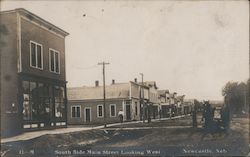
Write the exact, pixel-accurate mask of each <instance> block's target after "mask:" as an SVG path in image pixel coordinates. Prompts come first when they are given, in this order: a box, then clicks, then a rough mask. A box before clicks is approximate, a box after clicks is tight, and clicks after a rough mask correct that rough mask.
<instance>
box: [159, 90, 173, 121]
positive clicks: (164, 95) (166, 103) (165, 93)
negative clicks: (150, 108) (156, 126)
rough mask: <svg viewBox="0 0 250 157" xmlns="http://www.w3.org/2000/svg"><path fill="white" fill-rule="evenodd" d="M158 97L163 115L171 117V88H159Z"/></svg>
mask: <svg viewBox="0 0 250 157" xmlns="http://www.w3.org/2000/svg"><path fill="white" fill-rule="evenodd" d="M158 99H159V103H160V112H161V117H163V118H166V117H170V112H171V108H172V105H171V102H170V94H169V90H158Z"/></svg>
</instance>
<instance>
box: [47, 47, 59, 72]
mask: <svg viewBox="0 0 250 157" xmlns="http://www.w3.org/2000/svg"><path fill="white" fill-rule="evenodd" d="M49 62H50V64H49V65H50V71H51V72H54V73H58V74H59V73H60V53H59V52H58V51H56V50H53V49H49Z"/></svg>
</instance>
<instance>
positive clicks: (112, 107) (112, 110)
mask: <svg viewBox="0 0 250 157" xmlns="http://www.w3.org/2000/svg"><path fill="white" fill-rule="evenodd" d="M115 116H116V104H110V117H115Z"/></svg>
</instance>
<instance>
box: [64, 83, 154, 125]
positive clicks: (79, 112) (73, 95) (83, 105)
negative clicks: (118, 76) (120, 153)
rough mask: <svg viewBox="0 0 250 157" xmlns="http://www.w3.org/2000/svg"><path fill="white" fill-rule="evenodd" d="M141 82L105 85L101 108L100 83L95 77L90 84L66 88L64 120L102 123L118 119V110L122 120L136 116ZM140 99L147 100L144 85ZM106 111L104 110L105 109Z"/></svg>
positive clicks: (101, 92) (129, 119)
mask: <svg viewBox="0 0 250 157" xmlns="http://www.w3.org/2000/svg"><path fill="white" fill-rule="evenodd" d="M141 87H142V86H141V85H140V84H138V83H137V81H136V80H135V81H134V82H133V81H130V82H128V83H115V81H114V80H113V81H112V84H111V85H106V101H105V110H104V102H103V86H100V85H99V82H98V81H96V83H95V86H92V87H86V86H83V87H76V88H68V124H103V123H104V122H105V121H104V114H105V119H106V122H107V123H114V122H119V117H118V112H119V111H123V112H124V119H123V120H124V121H131V120H140V119H141V115H142V113H143V105H142V103H141V101H140V100H141V98H142V96H141V94H140V93H141V89H142V88H141ZM143 89H144V90H143V91H144V100H145V102H146V101H148V99H149V96H148V88H146V87H144V88H143ZM105 112H106V113H105Z"/></svg>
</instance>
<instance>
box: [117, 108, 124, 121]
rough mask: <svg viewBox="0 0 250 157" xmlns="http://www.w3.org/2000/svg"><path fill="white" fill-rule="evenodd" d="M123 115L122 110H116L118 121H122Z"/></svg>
mask: <svg viewBox="0 0 250 157" xmlns="http://www.w3.org/2000/svg"><path fill="white" fill-rule="evenodd" d="M123 116H124V112H123V111H122V110H120V111H119V112H118V117H119V120H120V123H122V122H123Z"/></svg>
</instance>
